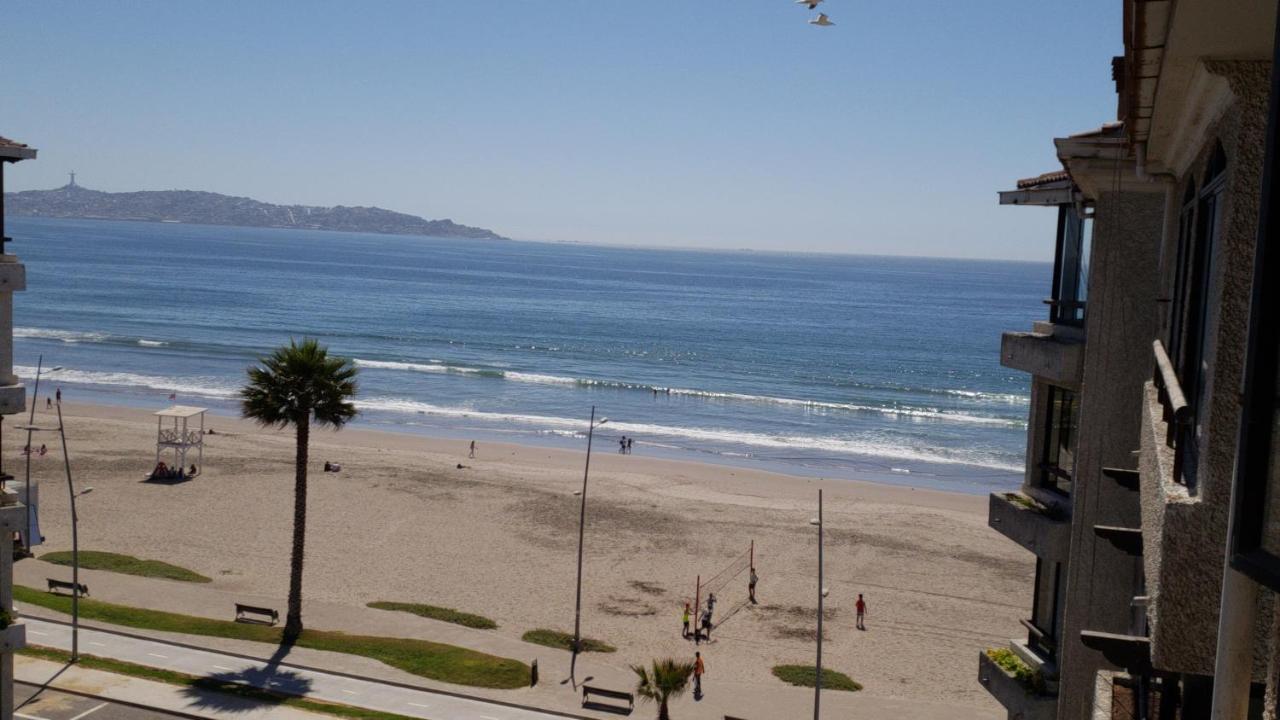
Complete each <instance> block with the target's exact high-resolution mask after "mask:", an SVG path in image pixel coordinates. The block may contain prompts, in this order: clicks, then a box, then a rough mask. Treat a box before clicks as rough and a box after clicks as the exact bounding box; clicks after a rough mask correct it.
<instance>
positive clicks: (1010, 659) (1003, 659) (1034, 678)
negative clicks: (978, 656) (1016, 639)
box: [987, 648, 1045, 695]
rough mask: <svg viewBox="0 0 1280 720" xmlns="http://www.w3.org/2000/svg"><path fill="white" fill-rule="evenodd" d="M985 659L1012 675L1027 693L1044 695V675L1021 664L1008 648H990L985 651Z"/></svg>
mask: <svg viewBox="0 0 1280 720" xmlns="http://www.w3.org/2000/svg"><path fill="white" fill-rule="evenodd" d="M987 657H989V658H991V661H992V662H994V663H995V664H996V665H999V666H1000V669H1001V670H1004V671H1005V672H1007V673H1009V674H1010V675H1012V676H1013V678H1014V679H1015V680H1017V681H1018V684H1019V685H1021V686H1022V687H1023V689H1025V690H1026V691H1027V692H1031V693H1035V694H1036V695H1043V694H1044V692H1045V682H1044V674H1043V673H1041V672H1040V671H1039V670H1035V669H1033V668H1032V667H1031V666H1030V665H1028V664H1026V663H1025V662H1023V661H1022V658H1020V657H1018V655H1017V653H1015V652H1014V651H1012V650H1010V649H1009V648H990V649H988V650H987Z"/></svg>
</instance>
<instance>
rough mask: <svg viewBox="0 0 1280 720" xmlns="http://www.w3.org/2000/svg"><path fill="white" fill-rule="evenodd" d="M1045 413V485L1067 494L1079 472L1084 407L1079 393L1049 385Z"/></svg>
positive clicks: (1043, 479)
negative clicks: (1077, 454) (1078, 435)
mask: <svg viewBox="0 0 1280 720" xmlns="http://www.w3.org/2000/svg"><path fill="white" fill-rule="evenodd" d="M1045 412H1046V413H1047V414H1048V417H1047V421H1046V422H1045V440H1044V453H1043V460H1042V462H1041V463H1040V467H1041V481H1040V484H1041V486H1042V487H1045V488H1048V489H1050V490H1055V491H1057V492H1060V493H1063V494H1068V495H1069V494H1070V493H1071V479H1072V477H1073V476H1074V475H1075V471H1076V460H1075V442H1076V433H1077V431H1078V430H1079V424H1080V406H1079V403H1078V402H1077V401H1076V394H1075V393H1073V392H1071V391H1070V390H1067V389H1065V388H1060V387H1057V386H1054V385H1050V386H1049V397H1048V400H1047V407H1046V410H1045Z"/></svg>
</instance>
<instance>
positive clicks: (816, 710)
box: [809, 488, 827, 720]
mask: <svg viewBox="0 0 1280 720" xmlns="http://www.w3.org/2000/svg"><path fill="white" fill-rule="evenodd" d="M809 523H810V524H812V525H817V526H818V657H817V669H816V670H815V677H814V679H813V680H814V682H813V720H819V716H820V714H821V710H820V708H821V705H822V601H823V598H825V597H826V596H827V588H826V587H825V586H824V585H823V574H822V488H818V517H816V518H814V519H813V520H810V521H809Z"/></svg>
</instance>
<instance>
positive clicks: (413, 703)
mask: <svg viewBox="0 0 1280 720" xmlns="http://www.w3.org/2000/svg"><path fill="white" fill-rule="evenodd" d="M409 704H410V705H412V706H414V707H420V708H429V707H431V706H430V705H423V704H422V703H416V702H411V703H409Z"/></svg>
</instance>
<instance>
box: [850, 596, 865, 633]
mask: <svg viewBox="0 0 1280 720" xmlns="http://www.w3.org/2000/svg"><path fill="white" fill-rule="evenodd" d="M853 606H854V608H855V609H857V611H858V629H859V630H866V629H867V626H866V624H865V623H863V619H864V618H865V617H866V615H867V601H866V600H863V599H862V593H858V602H856V603H854V605H853Z"/></svg>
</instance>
